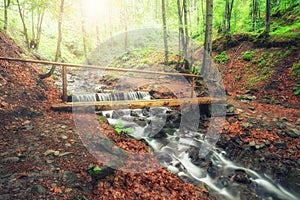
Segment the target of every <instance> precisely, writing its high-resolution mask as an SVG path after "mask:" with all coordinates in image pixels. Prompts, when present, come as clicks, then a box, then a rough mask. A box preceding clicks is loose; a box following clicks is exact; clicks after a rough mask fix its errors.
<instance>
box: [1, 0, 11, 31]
mask: <svg viewBox="0 0 300 200" xmlns="http://www.w3.org/2000/svg"><path fill="white" fill-rule="evenodd" d="M9 6H10V0H4V25H3V30H4V31H7V26H8V7H9Z"/></svg>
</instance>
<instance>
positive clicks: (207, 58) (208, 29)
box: [201, 0, 213, 77]
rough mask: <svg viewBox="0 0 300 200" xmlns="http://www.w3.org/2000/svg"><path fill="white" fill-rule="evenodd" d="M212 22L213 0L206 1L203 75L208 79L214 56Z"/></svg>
mask: <svg viewBox="0 0 300 200" xmlns="http://www.w3.org/2000/svg"><path fill="white" fill-rule="evenodd" d="M212 20H213V0H206V25H205V40H204V52H203V62H202V68H201V75H202V76H203V77H205V76H206V77H207V76H208V75H209V73H210V70H211V59H212V58H211V56H212Z"/></svg>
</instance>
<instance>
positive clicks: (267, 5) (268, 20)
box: [265, 0, 271, 36]
mask: <svg viewBox="0 0 300 200" xmlns="http://www.w3.org/2000/svg"><path fill="white" fill-rule="evenodd" d="M270 12H271V0H266V26H265V36H269V33H270Z"/></svg>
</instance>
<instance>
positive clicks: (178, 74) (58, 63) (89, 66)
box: [0, 57, 202, 78]
mask: <svg viewBox="0 0 300 200" xmlns="http://www.w3.org/2000/svg"><path fill="white" fill-rule="evenodd" d="M0 60H6V61H15V62H28V63H38V64H44V65H56V66H67V67H83V68H90V69H99V70H107V71H120V72H136V73H143V74H160V75H170V76H184V77H195V78H202V77H201V76H200V75H195V74H187V73H173V72H156V71H148V70H138V69H124V68H115V67H101V66H97V65H84V64H75V63H61V62H52V61H45V60H34V59H23V58H10V57H0Z"/></svg>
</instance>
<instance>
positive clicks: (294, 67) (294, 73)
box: [292, 61, 300, 76]
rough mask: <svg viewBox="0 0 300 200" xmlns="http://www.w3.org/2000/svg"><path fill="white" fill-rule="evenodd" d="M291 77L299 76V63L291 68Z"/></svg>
mask: <svg viewBox="0 0 300 200" xmlns="http://www.w3.org/2000/svg"><path fill="white" fill-rule="evenodd" d="M292 75H293V76H298V75H300V61H298V62H296V63H295V64H294V65H293V67H292Z"/></svg>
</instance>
